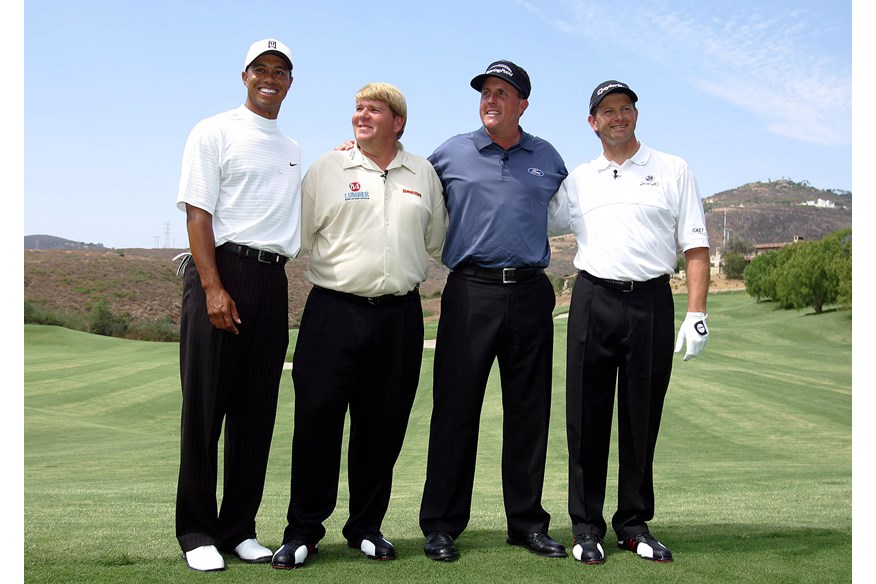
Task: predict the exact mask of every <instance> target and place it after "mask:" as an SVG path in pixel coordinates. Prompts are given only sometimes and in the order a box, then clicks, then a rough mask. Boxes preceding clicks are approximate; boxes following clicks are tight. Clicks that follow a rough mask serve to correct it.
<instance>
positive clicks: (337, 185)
mask: <svg viewBox="0 0 876 584" xmlns="http://www.w3.org/2000/svg"><path fill="white" fill-rule="evenodd" d="M396 144H397V148H398V152H397V154H396V156H395V158H394V159H393V161H392V162H391V163H390V164H389V166H388V167H387V169H386V171H385V172H384V171H383V170H381V169H380V168H379V167H378V166H377V165H376V164H375V163H374V162H373V161H371V159H369V158H368V157H366V156H364V155H363V154H362V152H361V151H360V150H359V148H358V146H356V147H354V148H352V149H351V150H348V151H345V152H341V151H332V152H328V153H326V154H324V155H322V156H321V157H320V158H319V159H318V160H317V161H316V162H314V163H313V166H311V167H310V169H309V170H308V171H307V174H306V175H305V177H304V180H303V181H302V183H301V192H302V202H301V214H302V218H301V233H302V235H301V254H302V255H303V254H306V253H308V252H309V253H310V269H309V271H308V273H307V278H308V280H309V281H310V282H311V283H312V284H314V285H315V286H320V287H322V288H328V289H330V290H337V291H339V292H346V293H349V294H355V295H357V296H366V297H373V296H383V295H386V294H394V295H402V294H407V293H408V292H410V291H411V290H413V289H414V287H415V286H416V285H417V284H419V283H420V282H423V281H424V280H425V279H426V277H427V276H428V259H429V256H432V257H434V258H435V259H440V257H441V251H442V248H443V247H444V236H445V233H446V231H447V211H446V208H445V206H444V197H443V193H442V189H441V182H440V181H439V180H438V175H437V174H436V173H435V170H434V169H433V168H432V165H431V164H430V163H429V161H428V160H426V159H425V158H421V157H419V156H415V155H413V154H409V153H407V152H406V151H405V150H404V148H403V146H402V145H401V143H400V142H397V143H396Z"/></svg>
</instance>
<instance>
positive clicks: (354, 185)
mask: <svg viewBox="0 0 876 584" xmlns="http://www.w3.org/2000/svg"><path fill="white" fill-rule="evenodd" d="M361 188H362V185H360V184H359V183H357V182H351V183H350V190H351V191H353V192H354V193H355V192H357V191H358V190H359V189H361Z"/></svg>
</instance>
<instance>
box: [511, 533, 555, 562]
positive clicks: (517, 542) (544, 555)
mask: <svg viewBox="0 0 876 584" xmlns="http://www.w3.org/2000/svg"><path fill="white" fill-rule="evenodd" d="M505 542H506V543H509V544H511V545H516V546H520V547H522V548H526V549H527V550H528V551H529V552H531V553H533V554H535V555H537V556H540V557H542V558H568V557H569V554H567V553H566V552H548V553H541V552H537V551H535V550H534V549H532V548H531V547H529V546H528V545H527V544H526V542H523V541H520V540H516V539H511V538H510V537H509V538H508V539H506V540H505Z"/></svg>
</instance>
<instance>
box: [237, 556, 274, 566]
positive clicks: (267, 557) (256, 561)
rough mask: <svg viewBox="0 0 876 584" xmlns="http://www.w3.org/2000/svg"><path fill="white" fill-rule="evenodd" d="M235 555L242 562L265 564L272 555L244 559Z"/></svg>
mask: <svg viewBox="0 0 876 584" xmlns="http://www.w3.org/2000/svg"><path fill="white" fill-rule="evenodd" d="M237 557H238V558H240V561H241V562H243V563H244V564H267V563H268V562H270V561H271V559H272V558H273V556H264V557H262V558H256V559H254V560H245V559H243V558H241V557H240V556H237Z"/></svg>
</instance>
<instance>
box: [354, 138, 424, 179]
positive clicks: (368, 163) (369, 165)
mask: <svg viewBox="0 0 876 584" xmlns="http://www.w3.org/2000/svg"><path fill="white" fill-rule="evenodd" d="M395 148H396V152H395V158H393V159H392V162H390V163H389V166H387V167H386V170H390V169H391V168H398V167H400V166H404V167H405V168H407V169H408V170H410V171H411V172H416V170H415V168H414V165H413V164H412V163H411V157H410V155H409V154H408V153H407V151H406V150H405V147H404V146H403V145H402V143H401V142H399V141H398V140H396V142H395ZM346 154H347V157H346V160H344V168H345V169H346V168H353V167H354V166H361V167H362V168H365V169H368V170H375V171H377V172H383V171H382V170H381V169H380V167H378V166H377V165H376V164H374V161H373V160H371V159H370V158H368V157H367V156H365V155H364V154H362V151H361V150H359V146H358V145H357V144H353V147H352V148H350V149H349V150H347V152H346Z"/></svg>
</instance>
